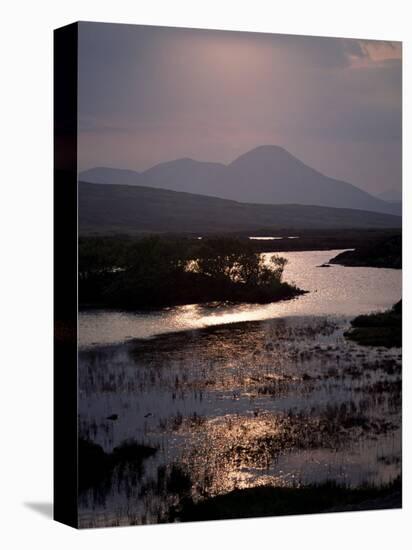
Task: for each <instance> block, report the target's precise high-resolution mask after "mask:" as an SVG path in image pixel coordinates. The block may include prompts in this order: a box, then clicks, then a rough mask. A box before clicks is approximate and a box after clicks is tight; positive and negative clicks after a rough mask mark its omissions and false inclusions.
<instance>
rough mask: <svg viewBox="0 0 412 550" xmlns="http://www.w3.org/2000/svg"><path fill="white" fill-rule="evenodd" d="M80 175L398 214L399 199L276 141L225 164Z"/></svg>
mask: <svg viewBox="0 0 412 550" xmlns="http://www.w3.org/2000/svg"><path fill="white" fill-rule="evenodd" d="M79 179H80V180H82V181H85V182H89V183H98V184H110V185H129V186H130V185H132V186H144V187H151V188H157V189H168V190H170V191H178V192H186V193H192V194H198V195H205V196H208V197H218V198H221V199H229V200H232V201H238V202H243V203H249V204H253V203H254V204H260V205H264V204H271V205H282V204H283V205H286V204H293V205H316V206H327V207H333V208H350V209H356V210H367V211H371V212H381V213H386V214H395V215H398V214H400V213H401V205H400V203H399V202H396V203H395V202H389V201H386V200H383V199H382V198H378V197H375V196H373V195H371V194H369V193H367V192H365V191H363V190H361V189H359V188H358V187H356V186H354V185H352V184H350V183H347V182H345V181H341V180H337V179H334V178H330V177H327V176H325V175H323V174H321V173H320V172H318V171H317V170H314V169H313V168H311V167H309V166H307V165H306V164H304V163H303V162H301V161H300V160H299V159H297V158H296V157H294V156H293V155H291V154H290V153H289V152H288V151H286V150H285V149H283V148H282V147H279V146H275V145H263V146H260V147H257V148H255V149H253V150H252V151H249V152H247V153H245V154H243V155H241V156H240V157H238V158H237V159H236V160H234V161H233V162H232V163H230V164H228V165H225V164H221V163H215V162H200V161H197V160H193V159H189V158H183V159H178V160H174V161H171V162H164V163H161V164H157V165H156V166H154V167H152V168H150V169H149V170H146V171H144V172H135V171H132V170H122V169H115V168H105V167H98V168H91V169H89V170H86V171H84V172H81V173H80V174H79Z"/></svg>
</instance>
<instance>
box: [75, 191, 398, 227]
mask: <svg viewBox="0 0 412 550" xmlns="http://www.w3.org/2000/svg"><path fill="white" fill-rule="evenodd" d="M78 201H79V209H78V212H79V213H78V222H79V232H80V234H81V235H98V234H100V235H101V234H106V235H107V234H142V233H162V232H164V233H189V234H194V235H196V234H197V235H203V234H207V233H225V232H242V233H243V232H254V231H259V232H260V234H261V232H262V231H265V232H266V234H268V235H271V234H272V235H273V232H274V231H279V230H282V231H285V230H290V231H291V233H290V234H291V235H293V232H294V231H299V230H302V229H344V228H398V227H400V226H401V217H399V216H394V215H390V214H382V213H378V212H370V211H362V210H354V209H345V208H330V207H323V206H310V205H297V204H279V205H270V204H248V203H242V202H237V201H232V200H227V199H220V198H216V197H208V196H204V195H196V194H193V193H185V192H177V191H170V190H167V189H154V188H153V187H143V186H136V185H134V186H133V185H121V184H116V185H113V184H107V185H101V184H95V183H87V182H79V186H78ZM275 235H276V233H275Z"/></svg>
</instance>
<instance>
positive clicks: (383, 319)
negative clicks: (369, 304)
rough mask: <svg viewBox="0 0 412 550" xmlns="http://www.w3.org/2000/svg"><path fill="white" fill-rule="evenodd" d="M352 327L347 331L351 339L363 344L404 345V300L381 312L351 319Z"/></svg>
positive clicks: (389, 346)
mask: <svg viewBox="0 0 412 550" xmlns="http://www.w3.org/2000/svg"><path fill="white" fill-rule="evenodd" d="M351 326H352V328H351V329H350V330H349V331H347V332H345V336H346V337H347V338H349V339H350V340H353V341H355V342H357V343H358V344H361V345H363V346H384V347H386V348H391V347H401V346H402V300H400V301H399V302H397V303H396V304H395V305H394V306H393V307H392V308H391V309H389V310H387V311H383V312H380V313H370V314H369V315H359V316H358V317H355V319H353V321H351Z"/></svg>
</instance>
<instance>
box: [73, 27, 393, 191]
mask: <svg viewBox="0 0 412 550" xmlns="http://www.w3.org/2000/svg"><path fill="white" fill-rule="evenodd" d="M401 55H402V52H401V45H400V43H397V42H379V41H370V40H349V39H341V38H318V37H298V36H289V35H285V36H283V35H269V34H254V33H238V32H222V31H206V30H203V31H202V30H200V31H199V30H197V31H195V30H190V29H172V28H156V27H140V26H131V25H110V24H95V23H82V24H80V31H79V131H80V139H79V164H80V168H81V169H84V168H89V167H92V166H97V165H106V166H113V167H121V168H131V169H136V170H142V169H145V168H148V167H150V166H152V165H154V164H156V163H157V162H161V161H164V160H171V159H174V158H178V157H182V156H184V157H187V156H190V157H193V158H198V159H200V160H215V161H222V162H228V161H231V160H233V158H235V157H236V156H237V155H239V154H241V153H243V152H245V151H246V150H248V149H251V148H252V147H255V146H257V145H261V144H266V143H274V144H279V145H283V146H284V147H286V148H287V149H289V150H290V152H291V153H293V154H295V155H296V156H298V157H299V158H301V159H302V160H304V161H305V162H307V163H308V164H310V165H312V166H313V167H314V168H317V169H318V170H320V171H322V172H324V173H326V174H327V175H330V176H333V177H338V178H341V179H347V180H349V181H351V182H352V183H355V184H356V185H359V186H361V187H363V188H364V189H367V190H369V191H370V192H379V191H381V190H384V189H386V188H388V187H394V186H395V187H400V184H401V183H400V182H401V166H400V158H401Z"/></svg>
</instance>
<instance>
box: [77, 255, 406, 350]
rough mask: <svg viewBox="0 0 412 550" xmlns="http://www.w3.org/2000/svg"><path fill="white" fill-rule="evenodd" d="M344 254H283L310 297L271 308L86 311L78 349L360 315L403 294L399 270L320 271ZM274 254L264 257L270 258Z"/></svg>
mask: <svg viewBox="0 0 412 550" xmlns="http://www.w3.org/2000/svg"><path fill="white" fill-rule="evenodd" d="M340 252H342V250H326V251H310V252H282V253H281V254H280V255H281V256H282V257H284V258H286V259H287V260H288V264H287V265H286V268H285V271H284V280H285V281H288V282H291V283H295V284H296V285H297V286H298V287H299V288H301V289H304V290H308V291H309V292H308V294H305V295H303V296H300V297H298V298H296V299H293V300H285V301H281V302H275V303H272V304H264V305H262V304H237V305H220V306H217V307H216V306H215V305H212V304H211V305H199V304H192V305H186V306H177V307H171V308H165V309H162V310H157V311H153V312H124V311H113V310H111V311H108V310H88V311H82V312H81V313H80V314H79V345H80V346H81V347H83V346H90V345H100V344H111V343H116V342H122V341H125V340H129V339H132V338H148V337H152V336H155V335H160V334H165V333H170V332H175V331H179V330H190V329H197V328H203V327H208V326H213V325H220V324H226V323H235V322H239V321H257V320H263V319H271V318H279V317H289V316H307V315H333V316H336V315H342V316H352V317H354V316H356V315H359V314H361V313H368V312H370V311H373V310H382V309H385V308H388V307H390V306H392V305H393V304H394V303H395V302H397V301H398V300H399V299H400V296H401V279H402V274H401V271H400V270H394V269H381V268H379V269H377V268H366V267H344V266H338V265H333V266H330V267H319V266H321V265H323V264H325V263H326V262H328V261H329V260H330V259H331V258H333V257H334V256H336V255H337V254H338V253H340ZM272 255H273V254H271V253H269V254H264V257H265V258H266V259H267V260H269V259H270V256H272Z"/></svg>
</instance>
